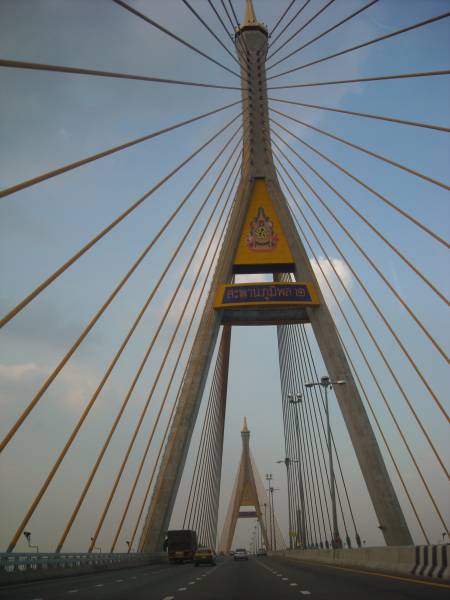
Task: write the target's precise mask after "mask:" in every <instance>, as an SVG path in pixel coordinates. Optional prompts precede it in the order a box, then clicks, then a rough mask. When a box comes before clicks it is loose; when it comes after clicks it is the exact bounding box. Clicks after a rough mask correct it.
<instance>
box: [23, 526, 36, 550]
mask: <svg viewBox="0 0 450 600" xmlns="http://www.w3.org/2000/svg"><path fill="white" fill-rule="evenodd" d="M23 535H24V536H25V537H26V538H27V542H28V547H29V548H36V552H37V553H38V554H39V546H38V545H36V546H32V545H31V532H30V531H24V532H23Z"/></svg>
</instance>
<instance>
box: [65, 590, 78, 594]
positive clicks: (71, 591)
mask: <svg viewBox="0 0 450 600" xmlns="http://www.w3.org/2000/svg"><path fill="white" fill-rule="evenodd" d="M79 591H80V590H69V591H68V592H67V593H68V594H76V593H77V592H79Z"/></svg>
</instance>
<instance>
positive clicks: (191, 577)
mask: <svg viewBox="0 0 450 600" xmlns="http://www.w3.org/2000/svg"><path fill="white" fill-rule="evenodd" d="M72 598H73V599H74V600H75V599H76V598H79V600H110V599H111V600H116V599H117V600H144V599H145V600H180V599H181V600H183V599H184V600H197V599H198V600H241V599H242V600H244V599H245V600H253V599H257V600H293V599H295V598H306V599H309V598H311V600H341V599H342V600H380V599H386V600H425V599H426V600H429V599H434V598H436V599H438V598H439V599H440V598H442V599H444V598H446V599H447V600H448V599H449V598H450V585H446V584H445V583H440V584H439V583H437V584H434V583H432V582H422V581H416V580H414V579H412V578H407V577H405V578H402V577H394V576H382V575H379V574H378V575H375V574H368V573H363V572H357V571H355V570H351V569H342V568H337V567H325V566H317V565H314V566H312V565H310V564H306V563H297V562H294V561H289V560H286V559H279V558H277V559H274V558H258V559H256V558H250V560H249V561H234V560H232V559H229V558H225V559H220V560H219V561H218V563H217V565H216V566H214V567H212V566H206V565H205V566H199V567H195V566H194V565H191V564H186V565H166V564H162V565H151V566H148V567H137V568H131V569H121V570H116V571H107V572H103V573H96V574H92V575H91V574H90V575H82V576H79V577H64V578H62V579H53V580H46V581H40V582H35V583H27V584H20V585H11V586H7V587H2V588H0V599H2V600H6V599H7V600H63V599H64V600H66V599H72Z"/></svg>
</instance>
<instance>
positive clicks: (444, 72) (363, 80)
mask: <svg viewBox="0 0 450 600" xmlns="http://www.w3.org/2000/svg"><path fill="white" fill-rule="evenodd" d="M442 75H450V70H448V69H446V70H439V71H422V72H420V71H419V72H418V73H399V74H393V75H378V76H374V77H358V78H355V79H339V80H336V81H315V82H311V83H294V84H291V85H272V86H268V87H267V89H268V90H287V89H291V88H304V87H318V86H322V85H341V84H344V83H367V82H371V81H392V80H396V79H410V78H415V77H441V76H442Z"/></svg>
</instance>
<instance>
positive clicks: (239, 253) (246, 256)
mask: <svg viewBox="0 0 450 600" xmlns="http://www.w3.org/2000/svg"><path fill="white" fill-rule="evenodd" d="M293 267H294V259H293V257H292V253H291V250H290V248H289V246H288V243H287V240H286V236H285V235H284V232H283V230H282V227H281V223H280V220H279V219H278V215H277V213H276V211H275V207H274V205H273V203H272V199H271V197H270V195H269V190H268V188H267V183H266V181H265V179H256V180H255V183H254V186H253V190H252V194H251V197H250V203H249V208H248V211H247V215H246V217H245V221H244V227H243V230H242V232H241V237H240V239H239V244H238V247H237V250H236V256H235V257H234V263H233V271H234V273H274V272H279V271H282V272H284V273H286V272H290V271H292V270H293Z"/></svg>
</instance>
